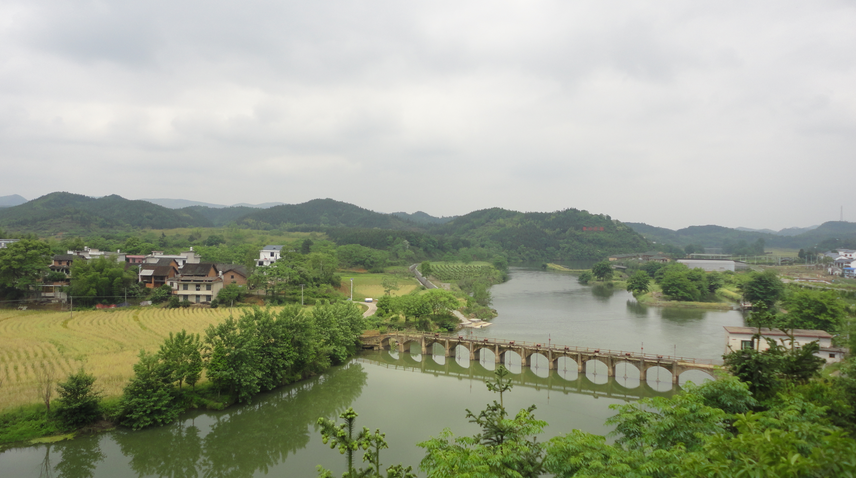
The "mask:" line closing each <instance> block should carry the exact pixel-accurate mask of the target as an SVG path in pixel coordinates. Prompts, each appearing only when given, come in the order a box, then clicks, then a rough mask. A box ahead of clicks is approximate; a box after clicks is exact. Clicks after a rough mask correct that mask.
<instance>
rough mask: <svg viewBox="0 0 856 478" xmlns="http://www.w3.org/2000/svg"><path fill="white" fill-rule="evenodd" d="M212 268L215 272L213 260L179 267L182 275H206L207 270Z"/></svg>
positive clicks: (215, 266) (215, 265)
mask: <svg viewBox="0 0 856 478" xmlns="http://www.w3.org/2000/svg"><path fill="white" fill-rule="evenodd" d="M212 267H213V268H214V271H215V273H216V271H217V270H218V269H217V264H214V263H213V262H200V263H199V264H185V265H184V267H182V268H181V275H182V276H207V275H208V272H210V271H211V268H212Z"/></svg>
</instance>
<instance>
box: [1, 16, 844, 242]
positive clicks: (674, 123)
mask: <svg viewBox="0 0 856 478" xmlns="http://www.w3.org/2000/svg"><path fill="white" fill-rule="evenodd" d="M853 25H856V6H854V4H853V3H852V2H848V1H817V2H798V1H776V2H773V1H768V2H749V3H747V2H738V1H706V2H676V1H673V2H670V1H663V2H633V1H626V2H620V1H616V2H602V1H590V2H558V1H526V2H522V1H490V2H488V1H476V2H460V1H457V2H451V1H435V2H393V1H376V2H356V1H334V2H290V1H276V2H274V1H248V2H216V1H215V2H212V1H205V2H203V1H183V2H165V1H157V0H154V1H149V2H129V1H110V2H106V1H63V2H60V1H39V0H28V1H26V2H24V1H17V0H7V1H6V2H3V3H2V4H0V161H2V165H3V170H4V172H3V180H2V182H0V195H4V194H13V193H18V194H21V195H23V196H25V197H27V198H30V199H32V198H34V197H37V196H39V195H42V194H46V193H48V192H51V191H56V190H68V191H72V192H78V193H83V194H87V195H93V196H99V195H105V194H113V193H116V194H120V195H122V196H124V197H128V198H139V197H175V198H189V199H195V200H200V201H207V202H215V203H237V202H249V203H260V202H267V201H283V202H288V203H297V202H304V201H306V200H309V199H312V198H316V197H332V198H335V199H339V200H343V201H347V202H351V203H354V204H357V205H360V206H362V207H367V208H370V209H374V210H377V211H382V212H392V211H394V210H406V211H415V210H424V211H426V212H428V213H431V214H434V215H452V214H462V213H466V212H469V211H472V210H475V209H480V208H485V207H493V206H500V207H506V208H510V209H516V210H527V211H550V210H556V209H564V208H569V207H574V208H579V209H587V210H589V211H592V212H597V213H605V214H610V215H611V216H612V217H614V218H617V219H621V220H624V221H640V222H647V223H649V224H654V225H659V226H664V227H673V228H677V227H684V226H688V225H692V224H709V223H716V224H721V225H727V226H749V227H759V228H760V227H769V228H773V229H776V228H783V227H789V226H807V225H811V224H817V223H821V222H824V221H827V220H835V219H838V212H839V207H840V206H842V205H843V206H844V208H845V219H851V220H854V219H856V201H853V200H852V199H851V198H852V197H853V193H852V186H850V185H849V184H850V183H852V181H850V180H849V178H850V177H851V176H852V171H853V168H854V165H856V153H854V152H856V89H854V88H853V85H856V29H854V28H853ZM848 214H849V216H848Z"/></svg>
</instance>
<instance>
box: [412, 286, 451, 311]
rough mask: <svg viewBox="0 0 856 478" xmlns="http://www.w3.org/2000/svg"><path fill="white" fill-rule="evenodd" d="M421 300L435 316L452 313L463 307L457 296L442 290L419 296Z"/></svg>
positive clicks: (434, 290) (430, 291)
mask: <svg viewBox="0 0 856 478" xmlns="http://www.w3.org/2000/svg"><path fill="white" fill-rule="evenodd" d="M419 299H420V300H421V301H422V302H423V303H424V304H426V305H427V306H428V308H430V309H431V313H432V314H433V315H435V316H438V315H441V314H445V313H448V312H451V311H453V310H456V309H457V308H458V307H460V306H461V303H460V302H459V301H458V298H457V297H455V294H453V293H451V292H449V291H447V290H442V289H431V290H429V291H427V292H425V293H424V294H422V295H421V296H419Z"/></svg>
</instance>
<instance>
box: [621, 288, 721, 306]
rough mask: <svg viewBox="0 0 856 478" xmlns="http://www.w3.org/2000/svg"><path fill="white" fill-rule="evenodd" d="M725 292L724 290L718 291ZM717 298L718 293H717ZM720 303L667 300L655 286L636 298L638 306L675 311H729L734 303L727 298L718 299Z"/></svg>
mask: <svg viewBox="0 0 856 478" xmlns="http://www.w3.org/2000/svg"><path fill="white" fill-rule="evenodd" d="M720 290H725V289H720ZM717 295H718V296H719V292H717ZM720 299H721V301H720V302H684V301H679V300H668V299H666V298H665V296H663V291H662V290H660V287H659V286H658V285H656V284H653V283H652V284H651V290H649V291H648V292H646V293H645V294H642V295H639V296H637V297H636V301H637V302H639V303H640V304H644V305H649V306H652V307H674V308H677V309H710V310H730V309H731V308H733V307H734V303H733V302H732V301H731V300H729V298H722V297H720Z"/></svg>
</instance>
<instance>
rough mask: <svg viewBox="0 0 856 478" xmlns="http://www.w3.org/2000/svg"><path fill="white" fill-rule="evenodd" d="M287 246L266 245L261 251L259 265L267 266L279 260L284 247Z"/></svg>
mask: <svg viewBox="0 0 856 478" xmlns="http://www.w3.org/2000/svg"><path fill="white" fill-rule="evenodd" d="M283 247H285V246H265V247H264V248H263V249H262V250H261V251H259V260H258V265H259V267H265V266H269V265H271V264H273V263H274V262H276V261H278V260H279V258H280V257H281V256H282V248H283Z"/></svg>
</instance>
